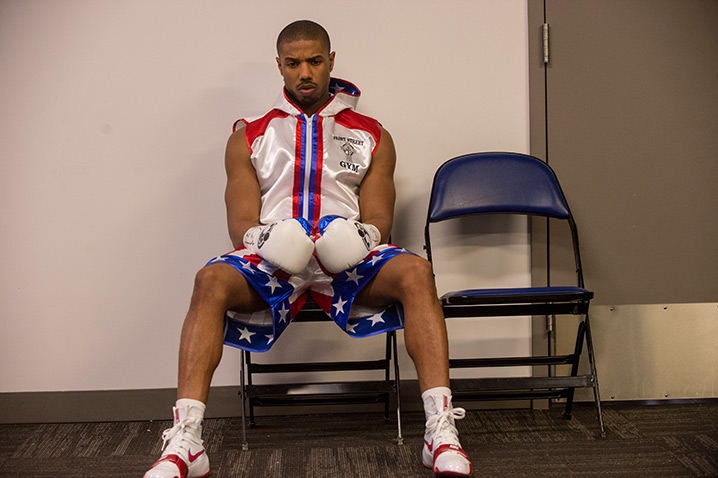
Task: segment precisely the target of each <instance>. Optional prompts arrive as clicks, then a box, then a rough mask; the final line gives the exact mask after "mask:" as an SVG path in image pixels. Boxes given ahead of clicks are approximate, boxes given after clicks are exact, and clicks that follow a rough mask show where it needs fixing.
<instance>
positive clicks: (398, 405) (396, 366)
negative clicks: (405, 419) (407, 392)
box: [391, 332, 404, 445]
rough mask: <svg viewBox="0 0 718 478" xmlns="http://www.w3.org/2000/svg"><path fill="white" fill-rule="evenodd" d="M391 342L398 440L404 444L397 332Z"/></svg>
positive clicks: (393, 333) (400, 443)
mask: <svg viewBox="0 0 718 478" xmlns="http://www.w3.org/2000/svg"><path fill="white" fill-rule="evenodd" d="M391 334H392V336H391V343H392V347H393V350H394V386H395V387H396V432H397V436H396V442H397V444H398V445H403V444H404V437H403V436H402V435H401V380H400V378H399V355H398V354H397V347H396V332H391Z"/></svg>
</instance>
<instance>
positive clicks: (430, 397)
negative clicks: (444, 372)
mask: <svg viewBox="0 0 718 478" xmlns="http://www.w3.org/2000/svg"><path fill="white" fill-rule="evenodd" d="M437 399H438V400H437ZM421 400H422V401H423V402H424V413H425V414H426V418H429V417H430V416H431V415H433V414H435V413H437V412H439V411H443V410H446V409H448V408H449V407H451V389H450V388H449V387H434V388H430V389H428V390H425V391H424V393H422V394H421ZM440 408H441V410H440Z"/></svg>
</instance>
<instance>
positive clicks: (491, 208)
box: [424, 153, 605, 437]
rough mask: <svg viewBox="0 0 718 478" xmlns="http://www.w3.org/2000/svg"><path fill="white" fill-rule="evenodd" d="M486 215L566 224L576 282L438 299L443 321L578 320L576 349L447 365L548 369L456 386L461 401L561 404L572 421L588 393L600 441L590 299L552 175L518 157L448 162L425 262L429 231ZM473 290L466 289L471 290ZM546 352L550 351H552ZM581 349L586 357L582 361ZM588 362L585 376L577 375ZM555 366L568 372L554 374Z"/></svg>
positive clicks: (436, 189)
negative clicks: (580, 394)
mask: <svg viewBox="0 0 718 478" xmlns="http://www.w3.org/2000/svg"><path fill="white" fill-rule="evenodd" d="M488 214H493V215H495V214H511V215H516V214H519V215H525V216H527V217H531V216H539V217H547V218H554V219H557V220H561V221H565V222H567V223H568V227H569V228H570V231H571V238H572V246H573V256H574V257H573V260H574V262H575V267H576V279H575V282H574V283H573V284H569V285H561V286H548V287H523V288H503V289H502V288H496V289H485V288H480V289H479V288H467V289H464V290H459V291H454V292H449V293H447V294H444V295H443V296H442V297H441V298H440V301H441V306H442V308H443V311H444V314H445V316H446V317H447V318H462V317H497V318H498V317H512V316H556V317H557V318H558V317H566V316H578V317H579V319H580V322H579V326H578V330H577V334H576V341H575V346H574V350H573V352H572V353H570V354H567V355H556V354H554V353H550V352H549V353H548V355H545V356H526V357H498V358H496V357H482V356H481V355H480V354H479V355H478V356H477V357H473V358H462V359H450V363H449V366H450V368H451V369H457V368H474V367H511V366H532V367H533V366H547V367H548V376H546V377H540V376H530V377H500V378H474V379H455V380H452V381H451V387H452V391H453V392H454V395H455V396H456V397H460V398H464V399H478V400H482V399H502V400H503V399H549V400H555V399H559V398H562V399H565V400H566V404H565V411H564V416H565V417H566V418H570V417H571V411H572V407H573V400H574V392H575V389H576V388H592V389H593V396H594V402H595V406H596V414H597V419H598V425H599V430H600V434H601V436H602V437H603V436H605V431H604V426H603V416H602V413H601V401H600V395H599V390H598V377H597V374H596V362H595V358H594V352H593V343H592V338H591V327H590V324H589V315H588V309H589V303H590V301H591V299H592V298H593V292H591V291H589V290H587V289H586V288H585V287H584V281H583V270H582V266H581V256H580V252H579V244H578V229H577V226H576V222H575V221H574V218H573V216H572V214H571V211H570V209H569V206H568V203H567V201H566V198H565V196H564V194H563V191H562V190H561V186H560V184H559V182H558V179H557V177H556V175H555V173H554V172H553V170H552V169H551V168H550V167H549V166H548V165H547V164H546V163H544V162H543V161H541V160H539V159H537V158H535V157H532V156H528V155H524V154H518V153H476V154H468V155H464V156H459V157H456V158H453V159H450V160H448V161H446V162H445V163H444V164H442V165H441V166H440V167H439V168H438V170H437V171H436V173H435V176H434V182H433V186H432V192H431V196H430V202H429V209H428V213H427V219H426V225H425V229H424V235H425V246H424V247H425V249H426V253H427V258H428V259H429V261H430V262H432V264H434V257H433V255H432V249H431V235H430V226H431V225H432V224H435V223H439V222H442V221H447V220H453V219H457V218H464V219H462V220H464V221H480V220H481V219H482V218H485V217H486V215H488ZM469 286H470V284H469ZM549 349H551V347H549ZM584 350H586V354H584V352H583V351H584ZM584 355H587V360H588V365H589V369H590V373H588V374H586V375H579V373H578V372H579V362H580V359H581V357H582V356H584ZM558 365H567V366H569V367H564V368H570V373H568V374H564V375H557V374H556V372H557V371H558V367H556V366H558Z"/></svg>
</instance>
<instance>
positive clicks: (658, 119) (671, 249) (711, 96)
mask: <svg viewBox="0 0 718 478" xmlns="http://www.w3.org/2000/svg"><path fill="white" fill-rule="evenodd" d="M528 5H529V37H530V39H531V40H530V45H529V46H530V48H529V50H530V62H531V65H530V83H531V86H530V88H531V150H532V153H533V154H534V155H536V156H539V157H541V158H543V159H545V160H547V161H548V163H549V164H550V165H551V166H552V167H553V168H554V169H555V170H556V172H557V174H558V176H559V178H560V180H561V183H562V185H563V187H564V190H565V193H566V195H567V197H568V200H569V203H570V204H571V207H572V209H573V212H574V215H575V216H576V219H577V221H578V224H579V231H580V238H581V250H582V253H583V259H584V271H585V278H586V284H587V287H589V288H590V289H592V290H593V291H594V292H595V294H596V296H595V300H594V303H593V304H594V305H593V306H592V308H593V310H594V312H593V317H594V319H597V320H594V323H593V326H594V335H598V337H596V345H597V348H600V350H597V357H598V360H599V367H598V371H599V379H600V381H601V382H602V395H603V396H604V397H605V398H607V399H610V398H611V397H616V398H634V399H635V398H664V397H670V398H674V396H673V395H672V392H670V391H669V389H670V388H671V387H673V386H674V385H675V382H676V381H680V380H683V378H684V376H685V372H681V371H680V370H678V369H677V366H676V365H672V364H675V363H678V364H680V363H683V365H685V364H686V363H687V362H685V361H684V360H687V361H700V362H702V363H703V364H704V365H707V367H708V368H702V370H704V371H709V370H711V369H712V370H715V367H716V366H717V364H718V353H717V352H716V351H715V350H716V348H715V347H714V346H713V345H711V343H710V342H712V341H714V340H715V339H714V338H711V339H710V341H709V340H708V339H707V338H706V337H707V336H712V337H715V333H714V332H715V330H714V329H715V327H716V326H715V323H716V320H715V319H716V318H717V317H718V315H717V311H716V306H715V303H716V302H718V1H716V0H681V1H676V0H600V1H599V0H545V1H544V0H529V4H528ZM544 23H545V24H547V25H548V63H544V51H543V35H542V25H543V24H544ZM544 226H545V223H539V224H535V227H534V233H535V234H534V235H533V246H534V247H533V254H534V264H535V265H536V267H535V271H537V275H536V282H537V283H538V284H541V283H542V282H545V281H546V277H547V273H546V270H545V265H546V264H547V257H550V267H549V268H548V269H550V270H551V273H550V277H551V281H552V282H553V283H554V284H556V283H558V282H560V281H562V280H563V278H565V277H567V274H571V273H572V271H571V270H570V266H568V263H566V262H563V261H561V260H560V257H561V254H560V253H561V252H564V251H563V250H564V249H565V248H566V247H567V242H566V237H565V236H564V235H563V231H561V230H556V229H557V228H554V227H553V226H551V230H550V232H549V234H548V235H546V233H545V231H543V230H542V229H543V228H544ZM546 237H548V242H549V244H550V247H549V248H548V250H549V252H550V254H547V249H546V247H545V243H546ZM709 303H713V304H712V305H708V304H709ZM668 304H671V306H670V307H668V306H667V305H668ZM675 304H679V307H678V309H679V310H677V312H676V313H675V314H674V315H671V310H676V307H674V305H675ZM697 304H698V305H700V304H704V305H707V307H696V305H697ZM682 305H685V307H686V308H683V307H682ZM689 305H690V307H692V308H690V309H689V308H687V307H689ZM624 306H625V307H624ZM656 310H657V311H659V312H660V314H658V313H656ZM664 311H665V312H664ZM621 313H623V314H624V315H623V316H621V315H620V314H621ZM616 314H619V315H616ZM619 319H620V320H619ZM688 319H690V320H688ZM689 324H690V326H689ZM559 332H560V331H559ZM537 337H539V338H540V337H541V331H540V330H537ZM558 340H559V348H561V346H562V340H563V339H562V337H561V334H560V333H559V339H558ZM678 344H683V345H685V344H691V345H690V346H680V347H678ZM535 345H538V346H544V345H543V343H542V342H541V341H540V340H538V341H535ZM634 345H635V346H634ZM619 348H620V349H619ZM649 350H652V352H649ZM649 355H650V356H649ZM667 356H672V357H673V362H670V363H668V362H667V363H662V362H661V361H662V360H666V359H665V357H667ZM656 357H659V358H658V359H657V358H656ZM656 360H658V362H656ZM621 363H623V364H624V370H623V371H621V370H620V368H621ZM627 363H630V364H631V366H632V370H633V371H634V372H635V374H633V376H632V375H631V374H628V373H627V371H626V367H625V364H627ZM682 368H685V367H682ZM654 369H655V370H654ZM672 370H673V371H675V374H673V372H672ZM654 372H655V373H654ZM619 375H620V377H619ZM649 375H650V376H651V377H653V378H652V379H651V380H652V381H651V383H645V377H646V376H649ZM622 380H623V381H625V382H626V383H625V384H621V383H620V382H621V381H622ZM637 380H642V384H641V386H642V387H643V388H642V389H640V390H639V389H638V388H635V389H632V390H625V388H626V387H633V385H632V384H629V383H628V382H629V381H633V382H636V381H637ZM713 382H714V380H713V379H712V378H711V377H709V376H705V374H701V373H698V372H697V375H695V376H692V377H690V380H687V382H686V383H685V384H684V385H685V386H684V387H683V390H684V392H683V395H684V396H688V397H695V396H715V394H716V385H715V384H714V383H713ZM710 383H713V385H712V386H711V385H710ZM604 385H608V386H604ZM624 385H625V387H624ZM611 387H614V388H613V389H612V388H611ZM624 392H625V393H624ZM622 394H623V395H622ZM679 398H680V397H679Z"/></svg>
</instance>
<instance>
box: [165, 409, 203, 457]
mask: <svg viewBox="0 0 718 478" xmlns="http://www.w3.org/2000/svg"><path fill="white" fill-rule="evenodd" d="M201 423H202V421H201V420H200V419H198V418H195V417H187V418H185V419H184V420H182V421H181V422H180V423H177V424H176V425H174V426H173V427H172V428H168V429H166V430H165V431H163V432H162V451H164V449H165V447H166V446H167V443H169V444H170V445H169V448H168V449H167V451H170V450H171V449H172V448H173V447H174V446H175V445H178V444H179V443H180V442H181V441H182V439H183V438H184V436H185V435H186V434H189V438H190V440H191V441H193V442H196V443H198V444H200V445H201V444H202V440H201V439H200V438H199V435H198V434H197V432H198V431H199V428H200V426H201ZM178 435H179V436H180V437H181V438H180V439H179V440H176V441H175V437H177V436H178Z"/></svg>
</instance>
